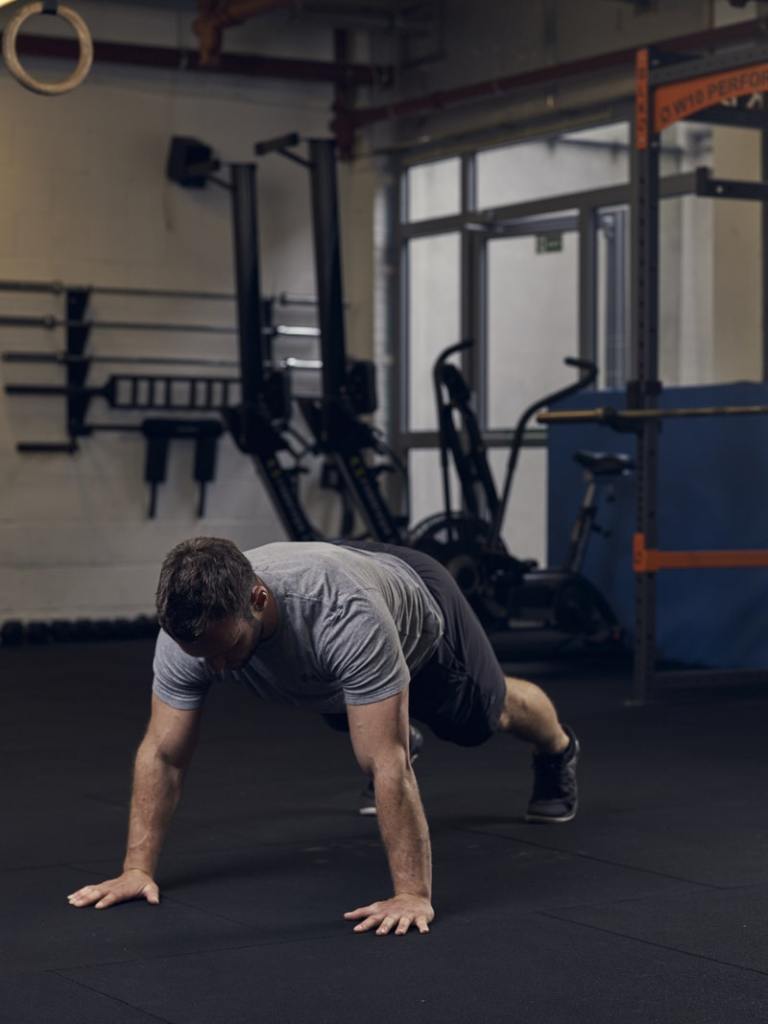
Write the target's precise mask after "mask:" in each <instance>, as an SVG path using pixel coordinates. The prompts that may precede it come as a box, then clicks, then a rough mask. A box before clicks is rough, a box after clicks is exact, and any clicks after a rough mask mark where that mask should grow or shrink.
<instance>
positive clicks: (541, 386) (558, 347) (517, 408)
mask: <svg viewBox="0 0 768 1024" xmlns="http://www.w3.org/2000/svg"><path fill="white" fill-rule="evenodd" d="M578 259H579V242H578V237H577V235H576V233H575V232H566V233H564V234H563V235H562V250H561V251H559V252H551V251H550V252H537V248H536V239H535V238H534V237H533V236H531V235H526V236H524V237H522V238H502V239H494V240H493V241H491V242H489V243H488V263H487V280H488V298H487V301H488V307H487V309H488V312H487V317H488V319H487V324H488V351H487V374H488V378H487V391H486V394H487V396H488V410H487V422H488V426H489V427H490V428H491V429H510V428H511V427H512V426H513V425H514V424H515V422H516V420H517V418H518V416H519V415H520V413H521V412H522V411H523V409H524V408H525V407H527V406H528V405H530V404H531V403H532V402H534V401H535V400H536V399H538V398H541V397H542V396H543V395H545V394H547V392H549V391H554V390H556V389H557V388H560V387H565V386H566V385H568V384H570V383H572V382H573V381H575V380H576V374H575V372H574V370H573V369H572V368H570V367H566V366H563V359H564V358H565V357H566V356H577V355H578V354H579V293H578Z"/></svg>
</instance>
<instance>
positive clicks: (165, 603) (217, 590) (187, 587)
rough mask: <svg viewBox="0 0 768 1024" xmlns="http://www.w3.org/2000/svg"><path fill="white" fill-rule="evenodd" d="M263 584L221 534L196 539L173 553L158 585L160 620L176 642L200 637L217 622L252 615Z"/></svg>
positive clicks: (241, 555)
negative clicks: (258, 585) (253, 599)
mask: <svg viewBox="0 0 768 1024" xmlns="http://www.w3.org/2000/svg"><path fill="white" fill-rule="evenodd" d="M256 582H257V576H256V574H255V572H254V571H253V567H252V566H251V563H250V562H249V561H248V559H247V558H246V557H245V555H244V554H243V553H242V551H240V549H239V548H238V547H237V546H236V545H235V544H233V543H232V541H230V540H224V539H223V538H221V537H193V538H192V539H191V540H185V541H182V543H181V544H177V545H176V547H175V548H173V549H172V550H171V551H169V552H168V554H167V555H166V556H165V559H164V560H163V564H162V567H161V569H160V579H159V581H158V584H157V594H156V604H157V618H158V621H159V622H160V625H161V626H162V627H163V629H164V630H165V631H166V632H167V633H169V634H170V635H171V636H172V637H173V638H174V640H181V641H183V642H187V643H189V642H191V641H194V640H197V639H199V638H200V637H201V636H202V635H203V634H204V633H205V631H206V629H207V628H208V625H209V624H210V623H211V622H217V621H219V620H221V619H227V618H230V617H233V616H234V617H237V618H247V617H248V615H249V614H250V599H251V591H252V589H253V586H254V584H255V583H256Z"/></svg>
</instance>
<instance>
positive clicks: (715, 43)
mask: <svg viewBox="0 0 768 1024" xmlns="http://www.w3.org/2000/svg"><path fill="white" fill-rule="evenodd" d="M767 34H768V23H767V22H766V19H763V18H756V19H754V20H750V21H744V22H737V23H736V24H735V25H728V26H725V27H724V28H717V29H710V30H708V31H705V32H696V33H692V34H690V35H685V36H677V37H675V38H674V39H666V40H662V41H660V42H658V43H655V44H654V45H655V46H656V48H657V49H659V50H662V51H664V50H668V51H671V52H684V51H688V52H690V51H697V50H701V51H709V50H716V49H719V48H721V47H726V46H731V45H734V44H738V43H746V42H754V41H755V40H756V39H759V38H760V37H763V38H766V35H767ZM636 52H637V50H636V48H635V47H633V48H631V49H626V50H614V51H612V52H611V53H603V54H598V55H596V56H594V57H587V58H584V59H581V60H574V61H567V62H565V63H563V64H558V65H557V66H555V67H544V68H536V69H534V70H533V71H525V72H521V73H520V74H516V75H506V76H504V77H502V78H491V79H487V80H485V81H482V82H473V83H471V84H469V85H462V86H458V87H457V88H455V89H444V90H441V91H440V92H433V93H428V94H426V95H423V96H414V97H411V98H409V99H403V100H398V101H396V102H395V103H388V104H384V105H382V106H377V107H362V108H358V109H355V110H350V109H346V110H342V111H340V112H339V113H338V114H337V116H336V118H335V119H334V121H333V122H332V128H333V131H334V132H335V134H336V138H337V140H338V142H339V146H340V147H341V149H342V151H344V152H349V151H350V147H351V145H352V143H353V141H354V134H355V132H356V130H357V129H358V128H362V127H365V126H367V125H371V124H376V123H378V122H381V121H394V120H399V119H400V118H405V117H412V116H415V115H419V114H426V113H430V112H434V111H440V112H442V111H445V110H447V109H449V108H451V107H457V106H460V105H461V104H464V103H471V102H473V101H477V100H483V99H498V98H500V97H502V96H505V95H508V94H509V93H511V92H518V91H521V90H525V89H536V88H540V89H544V88H546V87H547V86H550V85H552V84H553V83H555V82H561V81H563V80H564V79H576V78H579V77H583V76H585V75H594V74H599V73H601V72H610V71H617V70H622V69H626V68H631V67H632V66H633V64H634V60H635V54H636Z"/></svg>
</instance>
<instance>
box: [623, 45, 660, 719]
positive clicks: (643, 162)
mask: <svg viewBox="0 0 768 1024" xmlns="http://www.w3.org/2000/svg"><path fill="white" fill-rule="evenodd" d="M651 73H652V60H651V53H650V51H649V50H648V49H643V50H640V51H638V54H637V67H636V75H637V97H636V99H637V103H636V109H635V125H634V141H635V145H634V149H633V162H632V187H631V194H632V261H633V266H632V281H633V284H634V288H633V292H632V375H633V378H634V379H633V380H632V381H630V383H629V385H628V389H627V407H628V408H635V409H650V408H654V407H655V406H656V404H657V396H658V393H659V391H660V383H659V381H658V323H659V266H658V254H659V135H658V133H657V132H656V131H655V127H654V124H653V104H652V100H653V88H652V85H651ZM658 436H659V423H658V422H657V421H653V420H650V419H649V420H641V421H640V428H639V433H638V438H637V453H636V457H637V473H636V481H637V534H638V535H639V536H638V537H636V542H637V541H638V540H641V541H642V545H643V547H647V548H656V547H657V544H658V532H657V523H656V505H657V502H656V490H657V475H658V471H657V461H658ZM655 665H656V576H655V574H654V573H651V572H643V571H640V570H638V569H636V572H635V661H634V673H633V698H632V700H633V703H636V704H643V703H645V701H646V699H647V696H648V690H649V686H650V684H652V682H653V677H654V672H655Z"/></svg>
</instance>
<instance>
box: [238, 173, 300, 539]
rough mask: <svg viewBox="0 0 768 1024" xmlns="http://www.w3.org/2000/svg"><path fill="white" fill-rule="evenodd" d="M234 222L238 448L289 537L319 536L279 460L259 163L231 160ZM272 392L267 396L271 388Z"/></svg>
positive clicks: (284, 400) (284, 403)
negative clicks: (262, 263)
mask: <svg viewBox="0 0 768 1024" xmlns="http://www.w3.org/2000/svg"><path fill="white" fill-rule="evenodd" d="M231 181H232V224H233V234H234V243H235V279H236V284H237V326H238V338H239V345H240V386H241V394H242V404H241V406H240V415H239V416H238V417H236V418H235V419H234V421H233V422H234V424H235V432H236V433H237V435H238V436H237V437H236V440H237V443H238V445H239V447H240V448H241V449H242V450H243V451H244V452H247V453H248V454H250V455H252V456H253V457H254V460H255V462H256V466H257V468H258V470H259V473H260V475H261V479H262V481H263V483H264V486H265V487H266V488H267V490H268V491H269V493H270V495H271V497H272V502H273V504H274V506H275V509H276V510H277V513H278V515H279V517H280V519H281V521H282V523H283V526H284V528H285V530H286V532H287V533H288V536H289V537H290V538H291V540H297V541H306V540H315V539H316V536H317V535H316V533H315V531H314V529H313V527H312V525H311V523H310V522H309V520H308V519H307V517H306V516H305V514H304V510H303V508H302V507H301V504H300V502H299V499H298V494H297V489H296V487H297V485H296V478H295V474H293V473H291V472H289V471H286V470H285V469H284V468H283V467H282V466H281V465H280V462H279V459H278V451H279V449H280V448H284V447H285V444H284V442H283V439H282V437H281V435H280V432H279V429H277V428H276V427H275V425H274V422H273V420H275V419H280V418H281V417H286V418H287V416H288V415H289V410H288V408H287V406H288V401H287V398H286V396H285V393H284V392H283V395H282V396H279V395H278V396H277V397H280V399H281V401H280V404H281V408H280V409H275V406H276V404H277V401H276V397H275V396H276V392H277V391H278V389H277V388H275V387H274V385H275V384H279V383H280V381H279V379H278V378H277V377H276V375H275V374H274V373H271V374H270V377H269V379H268V377H267V373H266V367H265V358H266V346H265V339H264V315H265V304H264V302H263V301H262V296H261V277H260V273H259V245H258V229H257V219H256V213H257V210H256V168H255V166H254V165H253V164H233V165H232V178H231ZM268 391H269V395H268V394H267V392H268Z"/></svg>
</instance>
